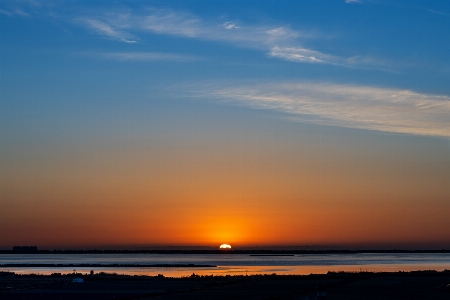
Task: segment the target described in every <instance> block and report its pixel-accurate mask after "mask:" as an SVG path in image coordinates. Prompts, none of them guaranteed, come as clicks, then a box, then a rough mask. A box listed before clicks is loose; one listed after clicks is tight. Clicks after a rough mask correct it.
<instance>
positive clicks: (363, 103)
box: [196, 83, 450, 138]
mask: <svg viewBox="0 0 450 300" xmlns="http://www.w3.org/2000/svg"><path fill="white" fill-rule="evenodd" d="M199 90H200V92H198V91H197V93H196V95H197V96H199V97H204V98H208V99H211V98H215V99H217V100H219V101H227V102H231V103H236V104H239V105H244V106H248V107H251V108H255V109H270V110H276V111H279V112H283V113H288V114H290V115H292V117H291V118H293V119H295V120H297V121H302V122H312V123H316V124H321V125H329V126H340V127H348V128H359V129H368V130H377V131H383V132H392V133H405V134H415V135H425V136H439V137H446V138H450V97H448V96H440V95H430V94H421V93H416V92H413V91H407V90H398V89H387V88H377V87H370V86H353V85H338V84H326V83H275V84H261V85H252V86H228V87H225V88H223V87H222V88H219V87H217V86H215V85H213V86H207V87H202V88H199Z"/></svg>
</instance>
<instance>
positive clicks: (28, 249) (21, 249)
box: [13, 246, 38, 253]
mask: <svg viewBox="0 0 450 300" xmlns="http://www.w3.org/2000/svg"><path fill="white" fill-rule="evenodd" d="M13 251H14V252H16V253H34V252H37V251H38V249H37V246H14V247H13Z"/></svg>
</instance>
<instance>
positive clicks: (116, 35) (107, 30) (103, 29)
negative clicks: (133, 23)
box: [78, 19, 137, 43]
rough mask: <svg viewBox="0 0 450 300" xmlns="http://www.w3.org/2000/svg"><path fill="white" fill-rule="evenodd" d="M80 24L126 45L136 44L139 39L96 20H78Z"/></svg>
mask: <svg viewBox="0 0 450 300" xmlns="http://www.w3.org/2000/svg"><path fill="white" fill-rule="evenodd" d="M78 21H79V22H81V23H83V24H84V25H86V26H88V27H89V28H91V29H93V30H94V31H95V32H97V33H99V34H102V35H106V36H107V37H109V38H112V39H116V40H119V41H122V42H126V43H136V42H137V39H136V38H135V37H134V36H133V35H132V34H130V33H128V32H126V31H123V30H120V29H117V28H115V27H113V26H111V25H110V24H108V23H106V22H102V21H99V20H95V19H78Z"/></svg>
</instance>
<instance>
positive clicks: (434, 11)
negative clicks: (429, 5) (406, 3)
mask: <svg viewBox="0 0 450 300" xmlns="http://www.w3.org/2000/svg"><path fill="white" fill-rule="evenodd" d="M427 10H428V11H429V12H432V13H434V14H438V15H442V16H450V14H449V13H444V12H441V11H437V10H433V9H427Z"/></svg>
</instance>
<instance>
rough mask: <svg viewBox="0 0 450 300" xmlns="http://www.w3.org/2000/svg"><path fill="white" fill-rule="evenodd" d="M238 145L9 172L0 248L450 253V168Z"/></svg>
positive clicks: (401, 159) (1, 213)
mask: <svg viewBox="0 0 450 300" xmlns="http://www.w3.org/2000/svg"><path fill="white" fill-rule="evenodd" d="M287 143H288V142H287ZM274 145H275V146H274ZM213 146H214V144H212V146H211V147H213ZM318 146H321V145H318ZM149 147H150V146H149ZM228 147H229V146H228ZM247 147H248V148H249V149H247V150H246V149H245V148H243V146H240V147H237V148H225V149H222V150H220V149H219V148H217V151H218V152H217V153H216V152H205V150H204V149H201V147H199V148H198V149H197V150H198V151H192V154H190V155H191V156H186V154H185V153H184V152H182V151H181V150H180V151H181V152H180V151H178V152H177V150H173V149H172V150H171V151H172V152H171V151H160V152H158V151H154V152H151V151H150V152H145V151H141V152H139V151H137V150H134V151H132V152H131V154H133V155H131V154H130V155H129V156H125V158H122V159H119V158H120V157H115V156H114V155H112V156H107V155H106V156H105V157H103V156H102V157H101V158H99V159H98V160H96V161H95V160H94V161H92V160H90V159H88V158H86V159H84V160H81V161H80V162H78V161H73V162H72V161H70V160H68V161H66V162H65V164H62V165H61V164H59V163H58V162H59V161H58V160H56V161H55V162H53V161H52V160H50V162H51V163H48V164H47V165H45V166H40V165H38V164H37V163H36V162H34V164H35V165H33V164H31V165H26V164H25V165H24V166H23V167H22V168H19V167H17V168H14V170H10V173H9V174H10V176H3V177H2V178H1V182H0V183H1V197H2V199H1V203H0V204H1V207H0V228H2V229H3V230H2V233H1V239H0V242H1V243H2V244H0V247H2V248H5V249H9V248H10V247H12V246H14V245H37V246H39V247H40V248H47V247H56V248H66V247H67V248H70V247H85V248H90V247H102V246H103V247H113V246H114V245H118V246H120V245H122V246H123V247H127V245H131V246H132V245H136V246H138V247H150V246H152V245H154V246H156V245H162V246H165V245H180V246H189V245H191V246H210V247H214V248H217V245H220V244H222V243H223V242H227V243H229V244H231V245H233V247H234V248H235V249H236V248H240V247H247V246H249V247H256V246H270V245H274V246H277V245H323V246H342V245H344V246H346V245H348V246H352V245H356V246H355V247H359V246H361V245H362V247H372V246H376V245H386V247H390V245H392V248H395V247H396V246H395V245H431V246H430V247H433V245H436V247H441V248H445V247H449V246H450V240H449V239H448V237H449V236H450V218H449V211H450V206H449V205H450V203H449V201H448V196H449V195H450V188H449V186H448V181H447V180H446V178H447V177H446V174H447V173H446V172H448V171H447V170H448V169H450V165H449V161H448V160H447V161H446V162H445V161H444V162H442V161H438V160H436V161H431V162H429V161H426V162H427V163H429V164H431V163H433V164H434V165H433V168H430V167H429V166H427V167H425V166H423V165H422V163H423V161H422V160H420V156H418V157H414V155H416V154H414V153H416V152H414V153H413V154H410V156H411V157H412V158H411V157H406V158H405V156H404V154H403V153H399V154H398V157H397V158H396V159H393V158H389V159H385V161H384V163H379V162H378V161H376V160H375V161H373V160H372V157H373V155H372V154H373V153H371V152H370V151H371V150H367V151H368V152H367V153H365V152H364V151H361V152H357V153H356V154H354V155H353V156H347V155H345V156H343V157H340V159H335V154H334V152H333V151H338V150H339V147H338V146H336V148H334V149H333V151H331V152H330V153H331V154H330V153H328V152H324V151H325V150H323V149H324V148H323V147H317V149H316V148H314V147H312V146H311V149H309V148H302V147H306V146H303V145H300V146H299V145H297V146H295V145H294V146H292V145H291V146H290V147H293V149H294V150H295V149H296V147H297V148H298V151H294V150H292V149H288V150H286V149H285V148H283V147H280V148H277V147H278V146H277V144H276V143H275V142H271V143H268V144H267V145H264V147H263V146H260V147H257V150H255V149H254V146H252V145H247ZM307 147H310V146H307ZM340 147H341V148H342V149H344V150H348V151H350V150H349V149H346V148H345V146H342V145H340ZM150 149H151V148H150ZM336 149H338V150H336ZM342 149H341V150H339V151H342V152H344V151H343V150H342ZM219 150H220V151H221V152H219ZM250 150H255V151H254V152H252V151H250ZM313 150H316V151H315V152H314V151H313ZM130 151H131V150H130ZM321 151H322V152H321ZM105 153H107V154H108V153H109V152H105ZM125 153H126V151H125ZM149 153H153V155H149ZM161 153H163V154H164V155H162V154H161ZM297 153H301V154H302V155H297ZM417 153H418V152H417ZM38 154H39V153H38ZM38 154H35V155H38ZM419 154H420V153H419ZM41 155H44V154H41ZM121 155H123V154H121ZM392 155H394V156H395V155H396V154H395V153H394V154H391V156H392ZM44 158H45V157H44ZM44 158H42V160H44V161H45V159H44ZM407 159H409V161H407ZM354 160H360V161H364V162H365V164H359V163H358V164H356V163H354ZM23 161H24V163H26V162H27V161H26V160H23ZM36 161H39V160H36ZM382 161H383V160H382ZM11 163H12V162H11ZM15 163H16V164H19V165H20V163H22V161H16V162H15ZM405 165H408V166H409V168H406V167H405ZM67 170H70V172H69V171H67ZM411 170H415V172H411ZM431 170H432V171H431ZM424 172H428V173H426V175H427V176H426V177H423V173H424ZM61 174H63V175H64V176H61ZM398 247H400V246H397V248H398Z"/></svg>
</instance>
